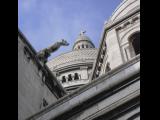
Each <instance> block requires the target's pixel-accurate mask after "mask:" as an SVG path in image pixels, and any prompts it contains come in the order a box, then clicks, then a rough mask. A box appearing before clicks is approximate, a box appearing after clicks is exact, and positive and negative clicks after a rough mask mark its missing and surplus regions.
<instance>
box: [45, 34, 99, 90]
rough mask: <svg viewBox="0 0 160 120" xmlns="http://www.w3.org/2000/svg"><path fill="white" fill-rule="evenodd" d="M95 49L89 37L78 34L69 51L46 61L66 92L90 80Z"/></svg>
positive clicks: (95, 53)
mask: <svg viewBox="0 0 160 120" xmlns="http://www.w3.org/2000/svg"><path fill="white" fill-rule="evenodd" d="M96 55H97V49H96V48H95V46H94V44H93V43H92V42H91V40H90V38H89V37H87V36H86V35H84V33H83V34H82V33H81V34H80V35H79V36H78V37H77V39H76V41H75V43H74V45H73V49H72V51H71V52H68V53H64V54H61V55H59V56H57V57H55V58H53V59H52V60H50V61H48V62H47V66H48V67H49V68H50V70H51V71H52V72H53V74H55V75H56V77H57V79H58V81H59V82H60V83H61V84H62V86H63V87H64V88H65V89H66V91H67V92H68V93H70V92H73V91H75V90H76V89H78V88H79V87H81V86H83V85H85V84H88V83H89V82H90V77H91V72H92V68H93V64H94V61H95V59H96Z"/></svg>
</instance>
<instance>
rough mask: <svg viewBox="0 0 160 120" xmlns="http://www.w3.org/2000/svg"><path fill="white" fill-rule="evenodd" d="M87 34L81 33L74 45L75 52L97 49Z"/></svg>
mask: <svg viewBox="0 0 160 120" xmlns="http://www.w3.org/2000/svg"><path fill="white" fill-rule="evenodd" d="M85 33H86V31H81V32H80V34H79V36H78V37H77V39H76V41H75V43H74V45H73V50H78V49H87V48H95V46H94V44H93V43H92V41H91V40H90V38H89V37H88V36H86V35H85Z"/></svg>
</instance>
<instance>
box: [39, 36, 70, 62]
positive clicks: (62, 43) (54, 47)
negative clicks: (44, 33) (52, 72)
mask: <svg viewBox="0 0 160 120" xmlns="http://www.w3.org/2000/svg"><path fill="white" fill-rule="evenodd" d="M68 45H69V43H68V42H67V41H66V40H64V39H62V40H61V41H59V42H56V43H55V44H53V45H52V46H50V47H48V48H45V49H43V50H41V51H39V52H38V53H37V57H38V58H39V59H40V60H41V61H42V62H43V63H46V62H47V60H48V57H49V56H51V53H53V52H55V51H56V50H58V49H59V48H60V47H61V46H68Z"/></svg>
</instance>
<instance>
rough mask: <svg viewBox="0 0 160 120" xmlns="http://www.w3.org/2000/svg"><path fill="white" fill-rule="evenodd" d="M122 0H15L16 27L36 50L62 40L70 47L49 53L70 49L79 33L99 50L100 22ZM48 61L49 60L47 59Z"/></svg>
mask: <svg viewBox="0 0 160 120" xmlns="http://www.w3.org/2000/svg"><path fill="white" fill-rule="evenodd" d="M121 1H122V0H18V27H19V29H20V30H21V31H22V33H23V34H24V35H25V36H26V38H27V39H28V40H29V42H30V43H31V44H32V46H33V47H34V48H35V49H36V51H39V50H41V49H43V48H46V47H48V46H50V45H51V44H53V43H55V42H56V41H58V40H60V39H62V38H64V39H66V40H67V41H68V42H69V43H70V45H69V46H67V47H61V48H60V49H59V50H58V51H56V52H55V53H53V54H52V56H51V58H52V57H55V56H57V55H59V54H61V53H65V52H67V51H71V50H72V46H73V44H74V41H75V40H76V38H77V36H78V35H79V33H80V31H81V30H86V31H87V32H86V35H87V36H88V37H90V39H91V40H92V42H93V43H94V44H95V46H96V47H97V48H98V47H99V42H100V38H101V34H102V31H103V26H104V22H105V21H106V20H108V19H109V17H110V16H111V15H112V12H113V11H114V10H115V9H116V7H117V6H118V5H119V4H120V3H121ZM51 58H50V59H51Z"/></svg>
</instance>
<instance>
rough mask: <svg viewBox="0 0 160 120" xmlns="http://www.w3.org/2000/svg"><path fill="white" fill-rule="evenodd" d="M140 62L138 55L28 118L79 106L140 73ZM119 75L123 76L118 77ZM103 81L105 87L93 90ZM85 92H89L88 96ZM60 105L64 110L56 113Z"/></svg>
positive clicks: (31, 118) (35, 117)
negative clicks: (73, 101)
mask: <svg viewBox="0 0 160 120" xmlns="http://www.w3.org/2000/svg"><path fill="white" fill-rule="evenodd" d="M139 62H140V56H137V57H136V58H134V59H133V60H131V61H129V62H127V63H125V64H123V65H121V66H119V67H118V68H116V69H114V70H111V71H110V72H108V73H107V74H105V75H103V76H101V77H99V78H97V79H96V80H94V81H93V82H91V83H90V84H88V85H85V86H83V87H82V88H80V89H79V90H77V91H75V92H73V93H72V94H69V95H67V96H65V97H63V98H61V99H60V100H59V101H57V102H56V103H54V104H52V105H51V106H49V107H48V108H46V109H44V110H42V111H40V112H39V113H37V114H35V115H33V116H32V117H30V118H29V119H27V120H33V119H37V118H39V117H41V116H42V115H44V114H46V115H45V117H47V116H48V115H49V114H50V115H52V117H53V116H54V117H56V116H58V115H60V114H61V113H64V112H65V111H66V110H67V111H68V110H69V109H72V108H73V107H75V106H77V105H78V104H80V103H83V102H85V101H86V100H88V99H89V98H90V99H91V98H92V97H93V96H96V95H98V94H99V93H101V92H102V91H104V90H105V91H106V90H109V89H111V88H112V87H114V86H116V85H118V84H120V83H121V82H124V81H127V80H128V79H129V78H130V77H132V76H134V75H136V74H139V72H140V66H139ZM126 71H128V73H127V74H124V73H126ZM122 74H123V75H122ZM119 75H120V76H121V77H118V76H119ZM113 78H114V79H113ZM104 81H105V84H104V83H103V82H104ZM102 83H103V87H101V88H100V87H98V89H97V90H96V91H95V92H94V91H93V90H94V89H95V87H96V88H97V85H99V84H102ZM91 91H92V92H91ZM93 93H94V94H93ZM83 94H84V96H83ZM85 94H87V96H86V95H85ZM78 96H79V97H78ZM80 96H81V97H80ZM72 99H76V100H75V103H72V102H71V101H72ZM65 104H67V106H66V107H63V106H64V105H65ZM69 104H71V105H69ZM58 107H63V110H62V109H61V110H62V111H61V112H60V111H59V112H58V113H54V111H55V110H56V109H55V108H57V109H58ZM59 109H60V108H59ZM65 109H66V110H65ZM52 110H53V111H52ZM51 111H52V112H51ZM50 112H51V113H50ZM53 113H54V114H55V115H54V114H53ZM48 117H49V116H48ZM48 117H47V118H48ZM52 117H51V116H50V118H52ZM47 118H46V119H47Z"/></svg>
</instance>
